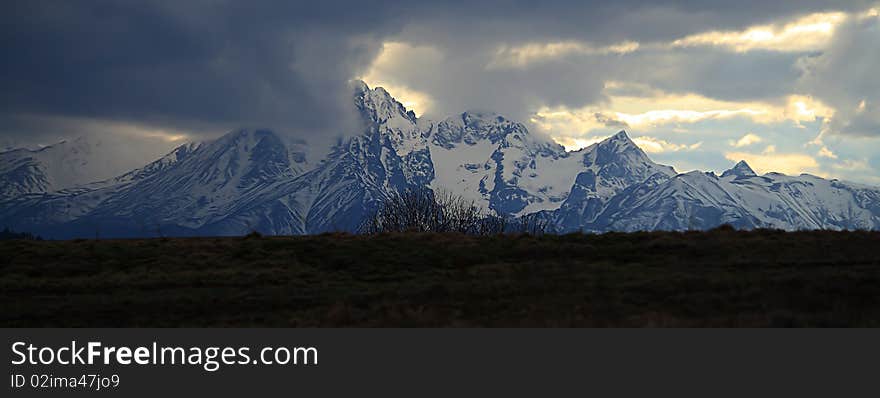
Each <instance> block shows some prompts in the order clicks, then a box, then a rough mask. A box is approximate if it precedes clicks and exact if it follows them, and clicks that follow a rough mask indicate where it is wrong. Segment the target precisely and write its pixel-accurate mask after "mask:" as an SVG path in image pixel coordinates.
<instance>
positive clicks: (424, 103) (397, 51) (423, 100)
mask: <svg viewBox="0 0 880 398" xmlns="http://www.w3.org/2000/svg"><path fill="white" fill-rule="evenodd" d="M442 56H443V54H441V53H440V52H439V51H437V50H436V49H434V48H431V47H420V46H413V45H410V44H408V43H402V42H385V43H383V44H382V50H381V51H380V52H379V55H378V56H377V57H376V59H375V60H373V63H372V64H371V65H370V68H369V69H368V70H367V72H366V73H365V74H364V75H363V76H359V77H357V79H358V80H363V81H364V83H367V85H368V86H370V87H371V88H375V87H382V88H384V89H385V90H386V91H388V92H389V93H390V94H391V96H393V97H394V98H395V99H397V100H398V101H400V103H401V104H403V106H405V107H406V109H408V110H411V111H413V112H415V113H416V115H423V114H425V112H427V111H428V109H430V108H431V106H432V99H431V96H430V95H428V94H427V93H423V92H421V91H417V90H413V89H411V88H409V87H407V86H406V85H404V84H400V83H397V82H395V81H394V76H395V67H396V66H397V65H398V64H399V63H401V62H408V61H411V60H413V59H420V60H429V61H430V60H435V59H439V58H442Z"/></svg>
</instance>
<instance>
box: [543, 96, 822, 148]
mask: <svg viewBox="0 0 880 398" xmlns="http://www.w3.org/2000/svg"><path fill="white" fill-rule="evenodd" d="M625 86H626V83H621V82H610V83H609V84H607V85H606V90H605V94H606V97H607V98H608V100H607V101H606V102H605V103H603V104H600V105H591V106H586V107H583V108H577V109H572V108H568V107H565V106H557V107H552V108H551V107H543V108H541V109H539V110H538V111H537V112H535V114H534V115H533V117H532V118H531V120H530V121H531V122H532V123H533V124H534V125H535V126H536V127H538V128H539V129H540V130H542V131H544V132H545V133H548V134H550V135H551V136H556V137H561V136H573V135H577V134H582V135H588V134H589V133H590V132H591V131H596V130H602V131H606V130H608V129H614V128H631V129H634V130H636V131H642V132H646V131H650V130H652V129H655V128H658V127H664V126H680V125H682V124H694V123H698V122H702V121H707V120H725V119H731V118H736V117H742V118H746V119H749V120H751V121H753V122H755V123H759V124H772V123H782V122H790V123H793V124H794V125H796V126H798V127H803V125H802V123H808V122H814V121H816V120H817V119H820V118H830V117H832V116H833V114H834V111H833V109H831V108H830V107H828V106H826V105H825V104H823V103H822V102H821V101H819V100H817V99H815V98H812V97H809V96H802V95H791V96H788V97H785V98H783V99H781V100H780V101H778V103H770V102H736V101H723V100H717V99H712V98H708V97H704V96H701V95H698V94H693V93H691V94H669V93H664V92H662V91H659V90H652V89H642V90H640V93H639V95H620V94H617V92H618V91H622V90H619V89H620V88H621V87H625ZM744 139H746V137H744ZM749 140H750V141H753V142H759V140H760V138H758V139H755V138H754V137H749V138H748V139H747V141H749ZM743 145H745V144H743Z"/></svg>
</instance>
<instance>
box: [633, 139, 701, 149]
mask: <svg viewBox="0 0 880 398" xmlns="http://www.w3.org/2000/svg"><path fill="white" fill-rule="evenodd" d="M633 142H635V143H636V145H638V146H639V147H640V148H642V150H644V151H645V152H648V153H663V152H678V151H693V150H697V149H699V148H700V147H701V146H703V143H702V142H697V143H695V144H690V145H686V144H675V143H671V142H669V141H665V140H661V139H659V138H654V137H651V136H641V137H635V138H633Z"/></svg>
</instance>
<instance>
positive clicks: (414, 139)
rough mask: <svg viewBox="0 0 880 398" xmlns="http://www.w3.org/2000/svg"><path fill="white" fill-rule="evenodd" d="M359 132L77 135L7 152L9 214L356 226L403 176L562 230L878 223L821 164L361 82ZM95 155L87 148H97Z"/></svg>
mask: <svg viewBox="0 0 880 398" xmlns="http://www.w3.org/2000/svg"><path fill="white" fill-rule="evenodd" d="M353 99H354V106H355V107H356V108H357V110H358V112H359V114H360V116H361V118H362V121H363V126H364V129H363V130H362V131H361V132H359V133H358V134H353V135H350V136H348V137H347V138H344V139H340V140H339V141H338V142H337V143H336V144H335V145H334V146H333V147H332V148H331V150H330V151H329V153H327V154H323V153H318V152H319V151H318V150H317V149H315V148H313V147H311V146H310V145H309V143H308V142H306V141H303V140H298V139H294V138H291V137H288V136H287V135H282V134H278V133H275V132H273V131H271V130H266V129H256V130H251V129H246V130H238V131H233V132H230V133H228V134H226V135H224V136H222V137H220V138H217V139H215V140H211V141H205V142H198V143H187V144H185V145H182V146H180V147H178V148H177V149H175V150H174V151H172V152H171V153H169V154H167V155H165V156H164V157H162V158H161V159H158V160H156V161H154V162H152V163H150V164H148V165H146V166H144V167H141V168H138V169H135V170H132V171H129V172H126V173H122V174H121V175H118V176H113V177H108V176H102V175H101V173H102V172H104V173H106V170H107V169H106V168H99V167H96V166H95V164H94V162H88V161H83V160H82V158H83V153H84V152H89V151H92V150H93V148H92V147H91V146H90V145H89V144H88V142H84V141H81V140H77V141H73V142H70V143H68V142H64V143H60V144H57V145H53V146H50V147H46V148H43V149H41V150H36V151H34V150H24V149H17V150H11V151H6V152H2V153H0V227H10V228H12V229H14V230H18V231H26V232H32V233H36V234H39V235H41V236H43V237H47V238H57V239H62V238H75V237H94V236H96V235H98V236H101V237H149V236H160V235H161V236H211V235H241V234H244V233H247V232H250V231H258V232H260V233H263V234H278V235H294V234H312V233H321V232H328V231H356V230H357V228H358V226H359V225H360V223H361V221H362V220H363V218H364V217H365V215H367V214H370V213H371V212H373V211H374V210H375V209H376V208H377V206H378V205H379V204H380V203H381V202H382V201H383V200H386V199H387V198H389V197H390V196H391V195H394V194H395V193H400V192H403V191H405V190H407V189H414V188H425V187H427V188H430V189H433V190H444V191H448V192H450V193H454V194H456V195H459V196H461V197H463V198H465V199H468V200H472V201H473V202H474V203H475V204H476V205H478V206H480V207H481V208H483V209H484V210H486V211H487V212H490V213H494V214H497V215H500V216H503V217H509V218H516V217H520V216H524V215H528V214H536V215H538V216H539V217H541V219H543V220H545V221H546V222H547V223H548V224H549V225H550V228H551V229H552V230H554V231H556V232H561V233H564V232H573V231H585V232H603V231H638V230H688V229H709V228H713V227H717V226H719V225H722V224H730V225H733V226H735V227H737V228H743V229H752V228H781V229H786V230H796V229H880V189H878V188H874V187H868V186H863V185H858V184H853V183H848V182H843V181H838V180H827V179H823V178H819V177H816V176H812V175H807V174H802V175H800V176H787V175H783V174H779V173H768V174H765V175H757V174H756V173H755V172H754V171H753V170H752V169H751V167H749V165H748V164H746V163H745V162H739V163H738V164H736V165H735V166H733V167H732V168H731V169H730V170H727V171H725V172H724V173H722V174H721V175H716V174H714V173H712V172H700V171H693V172H689V173H683V174H679V173H677V172H676V171H675V170H674V169H673V168H672V167H670V166H664V165H660V164H657V163H655V162H653V161H652V160H651V159H650V158H649V157H648V156H647V155H646V154H645V152H644V151H642V150H641V149H640V148H639V147H638V146H637V145H636V144H635V143H633V141H632V140H630V138H629V137H628V136H627V134H626V133H625V132H623V131H621V132H620V133H618V134H616V135H614V136H612V137H610V138H608V139H606V140H604V141H602V142H599V143H596V144H593V145H591V146H589V147H586V148H583V149H581V150H578V151H566V150H565V149H564V148H563V147H562V146H561V145H559V144H557V143H556V142H554V141H553V140H552V139H550V138H548V137H544V136H542V135H539V134H533V133H531V132H529V131H528V129H527V128H526V127H525V126H524V125H523V124H521V123H518V122H515V121H512V120H509V119H507V118H505V117H503V116H501V115H498V114H495V113H491V112H479V111H468V112H464V113H461V114H459V115H454V116H451V117H448V118H446V119H445V120H442V121H430V120H424V119H419V118H416V116H415V114H414V113H413V112H411V111H408V110H407V109H406V108H405V107H404V106H403V105H402V104H401V103H400V102H398V101H397V100H395V99H394V98H393V97H392V96H391V95H390V94H389V93H388V92H387V91H385V90H384V89H382V88H381V87H379V88H374V89H371V88H369V87H367V86H366V85H365V84H363V83H358V84H357V85H356V87H355V89H354V96H353ZM89 153H90V152H89Z"/></svg>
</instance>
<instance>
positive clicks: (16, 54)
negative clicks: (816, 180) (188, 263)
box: [0, 0, 880, 184]
mask: <svg viewBox="0 0 880 398" xmlns="http://www.w3.org/2000/svg"><path fill="white" fill-rule="evenodd" d="M371 3H372V2H364V1H320V2H291V1H223V0H205V1H118V0H116V1H76V2H72V1H65V0H59V1H41V0H34V1H21V2H12V4H4V6H3V7H4V12H3V13H2V15H0V20H2V25H0V42H2V47H0V48H2V49H0V51H2V52H3V54H2V56H3V62H2V63H0V102H2V104H0V147H4V146H12V145H38V144H47V143H51V142H53V141H56V140H58V139H60V138H64V137H71V136H76V135H96V136H102V137H105V138H112V141H113V142H118V143H131V145H139V146H140V147H142V148H144V149H143V150H144V151H145V152H147V153H150V154H152V153H155V154H159V153H161V152H163V151H167V150H168V149H170V148H171V147H173V146H175V145H177V144H180V143H182V142H183V141H185V140H191V139H203V138H208V137H212V136H217V135H219V134H222V133H224V132H227V131H229V130H232V129H235V128H238V127H271V128H274V129H277V130H279V131H282V132H286V133H290V134H295V135H300V136H304V137H310V138H312V139H322V138H326V137H330V136H333V135H336V134H341V133H345V132H347V131H348V130H351V129H352V122H351V120H352V118H351V107H350V104H349V99H350V92H349V84H348V82H349V81H350V80H351V79H363V80H364V81H366V82H367V83H368V84H370V85H371V86H375V85H380V86H383V87H385V88H386V89H388V91H389V92H391V94H392V95H394V96H395V97H397V98H398V99H400V100H401V101H402V102H404V104H406V105H407V106H408V107H410V108H411V109H413V110H414V111H415V112H416V113H417V114H418V115H419V116H420V117H428V118H432V119H437V118H445V117H447V116H449V115H452V114H455V113H459V112H461V111H464V110H466V109H482V110H493V111H497V112H499V113H502V114H504V115H507V116H508V117H510V118H513V119H516V120H519V121H522V122H524V123H526V124H527V125H528V126H529V128H530V129H532V130H533V131H535V132H536V133H542V134H548V135H550V136H551V137H553V138H554V139H556V140H557V141H558V142H560V143H561V144H563V145H565V146H566V147H568V148H571V149H575V148H578V147H581V146H585V145H588V144H590V143H592V142H595V141H597V140H600V139H602V138H604V137H607V136H609V135H611V134H613V133H615V132H616V131H618V130H620V129H623V128H625V129H626V130H627V131H628V132H629V133H630V136H631V137H633V138H634V139H635V140H636V142H637V143H638V144H639V145H641V146H642V148H643V149H645V150H646V151H647V152H649V154H650V155H651V156H652V158H654V159H655V160H657V161H660V162H663V163H667V164H671V165H673V166H675V167H676V168H677V169H678V170H680V171H687V170H692V169H704V170H716V171H721V170H724V169H726V168H728V167H730V166H731V165H732V164H733V163H734V162H735V161H737V160H740V159H745V160H747V161H749V162H750V163H751V164H752V166H753V167H754V168H755V169H757V170H758V171H759V172H767V171H781V172H785V173H789V174H797V173H801V172H807V173H811V174H816V175H820V176H824V177H834V178H844V179H848V180H853V181H860V182H865V183H871V184H880V73H878V71H880V4H878V3H877V2H876V1H840V0H838V1H809V0H801V1H789V2H783V1H751V0H744V1H736V2H730V1H685V0H681V1H665V2H664V1H635V0H623V1H620V0H618V1H615V2H587V1H564V2H563V1H544V2H540V3H538V2H533V1H516V2H512V1H446V2H436V1H431V2H423V3H421V4H420V3H419V2H416V1H399V2H394V1H388V2H383V3H382V4H381V5H379V4H371Z"/></svg>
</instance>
